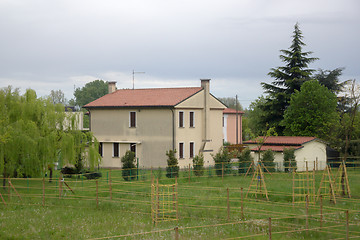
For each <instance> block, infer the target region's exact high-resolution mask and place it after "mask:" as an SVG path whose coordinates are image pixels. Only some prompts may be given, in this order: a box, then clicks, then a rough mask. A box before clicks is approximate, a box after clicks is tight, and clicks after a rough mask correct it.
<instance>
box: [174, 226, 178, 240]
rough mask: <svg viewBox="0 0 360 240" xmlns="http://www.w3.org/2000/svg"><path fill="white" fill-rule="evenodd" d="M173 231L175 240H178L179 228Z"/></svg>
mask: <svg viewBox="0 0 360 240" xmlns="http://www.w3.org/2000/svg"><path fill="white" fill-rule="evenodd" d="M174 230H175V240H179V228H178V227H175V228H174Z"/></svg>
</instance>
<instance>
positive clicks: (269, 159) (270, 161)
mask: <svg viewBox="0 0 360 240" xmlns="http://www.w3.org/2000/svg"><path fill="white" fill-rule="evenodd" d="M274 160H275V155H274V152H273V151H272V150H271V149H268V150H266V151H265V152H263V156H262V163H263V164H264V167H265V168H266V169H267V170H268V171H269V172H275V162H274Z"/></svg>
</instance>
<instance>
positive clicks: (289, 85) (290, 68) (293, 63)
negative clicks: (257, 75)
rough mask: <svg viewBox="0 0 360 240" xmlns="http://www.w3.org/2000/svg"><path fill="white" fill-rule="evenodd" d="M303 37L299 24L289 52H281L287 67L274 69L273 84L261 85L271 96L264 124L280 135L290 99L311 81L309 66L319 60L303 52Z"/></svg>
mask: <svg viewBox="0 0 360 240" xmlns="http://www.w3.org/2000/svg"><path fill="white" fill-rule="evenodd" d="M302 39H303V35H302V32H301V31H300V29H299V24H298V23H296V24H295V27H294V35H293V40H292V45H291V46H290V48H289V49H288V50H280V52H281V53H282V55H280V59H281V60H282V61H283V62H284V63H285V66H282V67H278V68H272V69H271V72H269V73H268V75H269V76H271V77H272V78H274V79H275V80H274V81H273V82H272V83H271V84H268V83H261V84H262V87H263V88H264V90H265V92H266V93H268V94H269V98H268V99H267V102H266V103H265V104H264V105H263V106H262V107H263V109H264V110H265V111H266V113H267V114H266V116H265V117H264V119H263V124H265V123H268V124H269V125H270V127H275V128H276V132H278V133H279V134H280V135H281V134H282V132H283V127H282V126H281V125H280V122H281V120H282V119H283V114H284V111H285V109H286V108H287V106H288V105H289V101H290V97H291V95H292V94H293V93H294V91H295V90H300V87H301V85H302V84H303V83H304V82H305V81H308V80H310V79H311V74H312V73H313V72H314V70H313V69H308V65H309V64H310V63H311V62H313V61H315V60H317V58H311V57H308V56H309V55H310V54H312V52H303V50H302V48H303V46H305V43H304V42H303V41H302Z"/></svg>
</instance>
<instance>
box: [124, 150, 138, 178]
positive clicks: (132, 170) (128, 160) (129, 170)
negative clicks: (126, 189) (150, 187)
mask: <svg viewBox="0 0 360 240" xmlns="http://www.w3.org/2000/svg"><path fill="white" fill-rule="evenodd" d="M121 163H122V177H123V178H124V180H125V181H131V180H133V179H135V178H136V174H137V171H136V165H135V153H134V152H132V151H129V150H128V151H126V153H125V155H124V156H123V157H122V158H121Z"/></svg>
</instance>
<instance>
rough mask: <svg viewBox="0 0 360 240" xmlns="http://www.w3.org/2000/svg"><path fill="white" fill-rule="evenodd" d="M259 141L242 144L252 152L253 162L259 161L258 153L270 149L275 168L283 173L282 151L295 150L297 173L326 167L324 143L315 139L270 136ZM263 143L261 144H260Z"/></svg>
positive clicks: (260, 138)
mask: <svg viewBox="0 0 360 240" xmlns="http://www.w3.org/2000/svg"><path fill="white" fill-rule="evenodd" d="M258 139H259V140H260V141H259V140H258V141H256V140H250V141H246V142H244V144H246V145H248V146H249V148H250V150H251V151H252V155H253V157H254V160H255V162H258V160H259V154H258V153H259V151H260V152H263V151H266V150H268V149H271V150H272V151H273V152H274V153H275V160H274V162H275V163H276V167H277V169H278V170H280V171H284V166H283V161H284V154H283V152H284V149H286V148H293V149H295V159H296V163H297V171H306V165H307V166H308V170H313V169H314V168H315V169H316V170H323V169H325V167H326V158H327V156H326V143H325V142H324V141H322V140H321V139H319V138H316V137H289V136H270V137H259V138H258ZM261 142H263V144H262V143H261Z"/></svg>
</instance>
